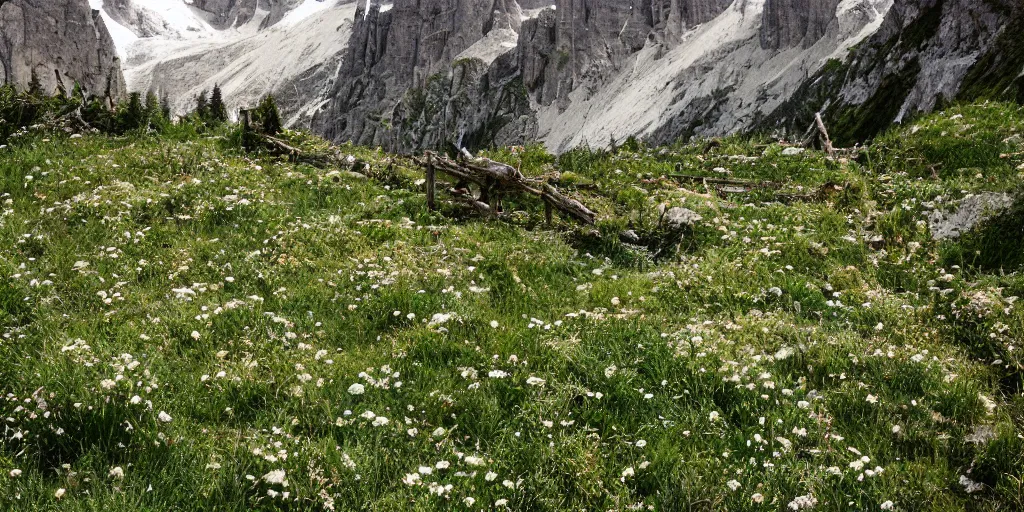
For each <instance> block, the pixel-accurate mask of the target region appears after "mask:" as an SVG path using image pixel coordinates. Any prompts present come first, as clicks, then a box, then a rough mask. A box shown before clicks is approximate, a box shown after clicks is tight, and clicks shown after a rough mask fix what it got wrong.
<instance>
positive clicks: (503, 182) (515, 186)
mask: <svg viewBox="0 0 1024 512" xmlns="http://www.w3.org/2000/svg"><path fill="white" fill-rule="evenodd" d="M413 160H414V161H415V162H416V163H417V164H419V165H421V166H423V167H425V168H426V169H427V176H428V180H427V181H428V183H427V187H428V196H429V197H432V196H433V190H431V188H432V187H433V179H432V178H433V174H432V173H433V171H435V170H436V171H441V172H443V173H445V174H448V175H450V176H452V177H455V178H457V179H458V180H460V181H463V182H469V183H474V184H476V185H477V186H479V187H480V197H479V198H478V199H474V198H472V197H467V196H466V195H461V196H459V200H460V202H465V203H468V204H470V206H472V207H474V208H476V209H477V210H478V211H480V212H481V213H485V214H494V213H495V212H497V211H498V208H496V207H495V206H493V205H489V204H488V202H489V200H491V199H492V195H493V196H494V198H498V197H500V196H501V195H503V194H506V193H520V194H529V195H533V196H536V197H539V198H541V199H542V200H543V201H544V203H545V206H546V207H547V208H548V209H555V210H558V211H560V212H562V213H564V214H565V215H567V216H569V217H572V218H574V219H576V220H578V221H580V222H582V223H584V224H593V223H594V220H595V218H596V217H597V214H595V213H594V212H592V211H591V210H590V209H589V208H587V207H586V206H584V205H583V203H581V202H579V201H577V200H575V199H573V198H571V197H568V196H566V195H564V194H562V193H561V192H559V191H558V190H557V189H556V188H555V187H553V186H551V185H549V184H547V183H544V182H542V181H540V180H533V179H529V178H526V177H525V176H523V174H522V173H521V172H519V170H518V169H516V168H515V167H512V166H511V165H508V164H504V163H501V162H496V161H494V160H491V159H488V158H475V159H472V160H468V159H467V160H465V161H459V162H457V161H455V160H452V159H450V158H447V157H444V156H439V155H437V154H435V153H432V152H428V153H427V154H426V157H425V158H423V159H419V158H414V159H413ZM485 207H486V208H485ZM548 217H549V219H550V214H549V215H548Z"/></svg>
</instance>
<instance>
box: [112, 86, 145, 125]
mask: <svg viewBox="0 0 1024 512" xmlns="http://www.w3.org/2000/svg"><path fill="white" fill-rule="evenodd" d="M119 114H120V115H118V118H119V119H118V121H119V122H118V129H119V131H120V132H121V133H124V132H129V131H131V130H137V129H139V128H142V127H144V126H145V123H146V107H145V106H143V104H142V95H141V94H139V93H137V92H133V93H131V95H130V96H128V104H127V105H122V106H121V109H120V112H119Z"/></svg>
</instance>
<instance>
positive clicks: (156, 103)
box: [145, 91, 166, 129]
mask: <svg viewBox="0 0 1024 512" xmlns="http://www.w3.org/2000/svg"><path fill="white" fill-rule="evenodd" d="M145 111H146V113H145V118H146V120H147V124H148V125H149V126H152V127H153V128H156V129H160V127H161V126H162V125H163V123H164V120H165V119H166V118H165V117H164V115H163V114H164V113H163V110H162V109H161V108H160V98H158V97H157V95H156V93H155V92H153V91H149V92H148V93H146V108H145Z"/></svg>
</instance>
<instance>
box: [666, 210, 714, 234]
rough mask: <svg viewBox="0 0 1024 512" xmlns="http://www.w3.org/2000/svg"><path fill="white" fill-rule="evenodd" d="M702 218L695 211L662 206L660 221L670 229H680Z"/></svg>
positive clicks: (690, 225)
mask: <svg viewBox="0 0 1024 512" xmlns="http://www.w3.org/2000/svg"><path fill="white" fill-rule="evenodd" d="M703 219H704V218H703V217H701V216H700V214H698V213H697V212H695V211H693V210H690V209H687V208H681V207H679V206H676V207H674V208H669V209H668V210H665V209H664V207H662V215H661V221H662V223H663V224H664V225H666V226H668V227H669V228H672V229H682V228H685V227H692V226H693V225H694V224H696V223H697V222H700V221H701V220H703Z"/></svg>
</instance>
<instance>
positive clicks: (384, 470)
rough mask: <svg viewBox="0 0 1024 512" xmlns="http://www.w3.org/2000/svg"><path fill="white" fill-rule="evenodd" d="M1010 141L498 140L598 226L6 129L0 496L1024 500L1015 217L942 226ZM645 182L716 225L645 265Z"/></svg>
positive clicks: (385, 172) (990, 187) (219, 145)
mask: <svg viewBox="0 0 1024 512" xmlns="http://www.w3.org/2000/svg"><path fill="white" fill-rule="evenodd" d="M1022 133H1024V112H1022V111H1021V109H1020V108H1019V107H1015V106H1010V105H1006V104H995V103H993V104H978V105H964V106H961V107H955V108H953V109H951V110H949V111H946V112H943V113H939V114H935V115H933V116H930V117H927V118H924V119H921V120H919V121H917V122H916V123H915V124H914V125H911V126H906V127H902V128H898V129H895V130H893V131H892V132H891V133H889V134H887V135H884V136H882V137H880V138H879V139H878V141H877V143H876V144H875V145H874V146H872V147H871V148H870V149H869V150H867V151H866V153H864V154H863V155H862V156H861V157H860V158H856V159H841V160H832V159H829V158H827V157H826V156H825V155H822V154H820V153H817V152H813V151H809V152H805V153H803V154H801V155H798V156H785V155H784V154H783V149H784V147H783V146H781V145H779V144H778V143H775V142H773V141H769V140H762V139H756V138H755V139H750V138H742V137H733V138H728V139H723V140H720V141H717V142H716V143H715V144H694V145H686V146H678V147H672V148H646V147H643V146H642V145H639V144H628V145H627V146H626V147H623V148H619V149H618V150H616V151H606V152H596V151H589V150H577V151H575V152H572V153H569V154H566V155H562V156H561V157H558V158H555V157H553V156H551V155H548V154H546V153H545V152H544V151H543V149H541V148H538V147H527V148H514V149H502V150H494V151H491V152H490V153H489V154H490V155H491V156H492V157H493V158H496V159H500V160H503V161H508V162H512V163H515V164H516V165H522V168H523V172H524V173H526V174H528V175H535V176H539V175H547V176H549V177H552V179H556V178H554V176H555V173H556V171H557V172H558V173H560V174H559V175H558V177H557V181H558V183H559V186H560V187H561V188H562V189H563V190H565V191H567V192H569V193H571V194H573V195H574V196H576V197H579V198H580V199H581V200H583V201H584V202H585V203H586V204H588V205H589V206H591V207H592V208H593V209H594V210H595V211H597V212H598V213H599V221H598V224H597V226H596V229H595V230H594V231H592V230H591V229H590V228H584V227H578V226H575V225H573V224H571V223H569V222H567V221H561V220H560V221H557V222H556V223H555V225H553V226H550V227H549V226H547V225H545V224H544V222H543V216H544V213H543V208H542V205H541V204H539V203H537V202H534V201H530V200H527V199H510V200H509V202H508V204H506V211H508V212H511V215H510V216H509V218H508V220H506V221H489V220H484V219H479V218H477V217H475V216H473V215H472V214H470V213H469V212H467V211H465V210H462V209H461V208H459V207H457V206H453V205H450V204H447V203H442V205H441V209H440V211H439V212H429V211H428V210H427V208H426V204H425V198H424V195H423V193H422V190H421V186H420V185H419V184H418V181H417V180H419V179H420V178H422V173H421V171H420V170H419V169H417V168H416V167H415V166H414V165H413V164H412V163H411V162H410V161H408V160H405V159H401V158H397V157H391V156H389V155H386V154H384V153H382V152H380V151H378V150H372V149H368V148H360V147H352V146H344V147H341V148H339V150H340V151H341V152H342V153H343V154H351V155H352V156H354V157H356V158H359V159H362V160H363V161H365V162H368V163H369V164H370V166H371V169H370V173H369V174H370V179H357V178H353V177H350V176H347V175H344V174H338V173H336V172H331V171H326V170H320V169H316V168H313V167H309V166H305V165H297V164H292V163H289V162H286V161H282V160H279V159H274V158H271V157H267V156H251V155H244V154H242V153H241V152H240V151H239V150H238V149H237V148H236V146H235V145H234V144H233V143H232V141H233V140H235V139H234V137H233V136H232V134H231V133H229V132H228V131H226V129H225V130H223V131H215V132H213V133H212V134H207V135H201V134H197V133H195V132H193V131H190V130H188V129H187V128H183V129H182V130H179V131H178V132H174V131H173V129H172V132H171V133H169V134H166V135H164V136H160V137H155V136H142V135H134V136H130V137H120V138H114V137H107V136H87V137H85V138H80V139H69V138H67V136H65V135H60V134H47V133H29V134H27V135H24V136H22V137H19V138H18V140H17V141H15V142H14V143H12V146H11V147H8V148H5V149H0V306H2V310H0V328H2V332H0V396H2V397H3V401H2V402H0V418H3V420H2V421H3V423H4V424H3V427H2V428H0V509H3V510H62V511H63V510H125V511H128V510H132V511H134V510H154V511H155V510H239V511H241V510H253V509H256V510H263V509H266V510H270V509H291V510H374V511H385V510H463V509H464V510H505V509H511V510H647V509H650V510H687V509H694V510H726V509H728V510H786V509H788V508H791V507H793V506H797V505H798V504H799V503H808V502H816V509H817V510H879V509H880V507H882V506H883V504H884V505H885V506H887V507H888V506H890V503H889V502H891V506H892V507H893V509H894V510H943V511H945V510H956V509H964V510H967V509H970V510H1017V509H1020V508H1021V507H1024V502H1022V496H1024V493H1022V487H1021V486H1022V484H1021V481H1022V478H1024V455H1022V454H1024V439H1022V437H1021V436H1022V435H1024V430H1022V422H1024V398H1022V395H1021V391H1022V382H1021V379H1020V375H1021V371H1022V361H1021V359H1020V355H1019V354H1020V345H1021V342H1022V340H1024V310H1022V309H1021V306H1020V304H1019V302H1017V301H1016V299H1014V298H1013V297H1017V296H1021V295H1022V294H1024V277H1022V275H1021V273H1020V272H1021V270H1022V268H1021V265H1022V262H1021V261H1020V259H1019V257H1017V258H1016V259H1013V258H1001V259H1000V258H997V260H998V261H999V265H998V266H993V265H991V264H982V263H984V262H987V261H988V260H986V259H985V256H987V255H990V254H996V253H998V254H1018V255H1019V254H1021V252H1020V250H1021V249H1022V244H1021V237H1019V236H1018V237H1007V236H1000V235H1001V233H1004V232H1005V231H1006V228H1005V227H999V226H1002V225H1001V224H999V223H1000V222H1011V223H1012V222H1014V221H1013V220H1012V219H1015V218H1016V219H1018V222H1019V218H1018V217H1019V215H1018V217H1013V216H1008V217H1005V218H1000V219H996V220H994V221H992V223H989V224H986V225H983V226H982V227H981V228H979V229H978V230H977V231H975V232H972V233H971V234H969V235H968V236H967V237H965V239H964V241H962V242H955V241H954V242H942V243H938V242H935V241H933V240H932V239H931V237H930V234H929V232H928V227H927V222H925V219H926V215H927V212H928V211H929V208H945V207H949V205H952V204H955V200H957V199H959V198H961V197H963V196H964V195H966V194H968V193H974V192H982V191H1012V190H1016V189H1017V188H1018V187H1020V185H1021V182H1022V181H1024V177H1022V173H1024V169H1022V168H1021V165H1024V143H1022V142H1021V138H1020V137H1021V134H1022ZM287 136H288V137H289V138H290V139H291V141H292V142H293V143H294V144H297V145H300V146H302V147H305V148H307V149H313V148H315V147H320V148H323V147H324V143H323V142H322V141H319V140H317V139H315V138H312V137H308V136H303V135H301V134H287ZM1014 137H1016V138H1014ZM932 169H934V170H935V171H934V173H933V172H932ZM677 170H678V171H679V172H681V173H684V174H691V175H699V176H708V177H732V178H739V179H750V180H768V181H771V182H773V183H774V186H775V187H777V188H775V189H767V188H765V189H755V190H754V191H752V192H749V193H743V194H732V195H728V196H727V197H724V198H723V197H720V196H719V195H717V194H716V193H715V191H714V190H711V189H709V188H707V187H706V186H704V185H700V184H694V183H680V182H676V181H674V180H673V179H672V178H670V177H669V175H670V174H673V173H676V172H677ZM30 176H31V178H30ZM826 184H838V185H840V186H841V187H842V189H843V190H842V191H841V192H839V193H836V194H834V195H830V196H822V197H818V198H816V199H814V200H809V201H785V202H780V201H777V200H776V198H777V196H776V194H777V193H784V194H804V193H811V192H814V191H817V190H819V189H820V188H821V187H822V186H823V185H826ZM442 197H443V194H442ZM940 198H941V200H940ZM661 205H667V206H684V207H687V208H690V209H693V210H695V211H696V212H698V213H699V214H700V215H701V216H702V217H703V219H704V220H703V221H701V222H700V223H698V225H697V226H696V227H694V229H693V230H692V231H690V232H687V233H686V236H685V238H684V239H683V241H682V242H681V243H680V244H678V248H676V247H674V244H661V245H659V246H658V247H659V248H664V247H668V246H670V245H671V246H672V247H671V248H672V249H673V250H671V251H667V252H662V253H661V255H660V256H659V257H657V258H656V257H655V256H654V254H653V249H652V247H638V246H631V245H625V244H623V243H621V242H620V241H619V239H618V234H619V232H620V231H622V230H623V229H627V228H633V229H635V230H636V231H637V232H639V233H641V234H644V235H645V236H648V237H651V238H656V237H658V236H663V235H664V232H663V231H660V230H659V229H660V228H659V225H658V217H659V213H658V207H659V206H661ZM1018 211H1019V209H1018ZM1015 215H1016V214H1015ZM1007 219H1010V220H1007ZM873 233H877V234H880V235H882V236H883V237H884V243H883V244H881V245H880V246H879V245H875V244H870V243H868V242H867V241H866V238H867V237H868V235H870V234H873ZM662 242H663V241H662ZM994 242H998V244H996V245H993V243H994ZM993 247H995V249H993ZM1015 249H1016V250H1018V252H1016V253H1013V251H1014V250H1015ZM993 251H994V252H993ZM968 253H972V254H973V253H981V256H982V257H981V258H978V259H972V258H963V257H961V258H960V259H957V260H956V261H952V260H951V259H950V258H953V257H954V256H955V255H957V254H959V255H961V256H962V255H963V254H968ZM954 264H955V265H958V267H954V266H953V265H954ZM354 384H360V385H361V386H362V387H363V391H364V392H363V393H362V394H353V393H351V392H350V389H352V388H356V387H358V386H353V385H354ZM162 413H163V414H162ZM379 418H386V421H385V420H381V419H379ZM167 420H169V421H167ZM115 468H119V469H115ZM12 471H13V473H12ZM279 471H283V473H281V472H279ZM13 475H17V476H13ZM282 478H283V479H284V480H286V482H287V485H285V482H284V481H282ZM963 479H968V480H963ZM962 482H968V483H970V482H974V483H976V484H977V485H978V490H977V491H976V492H972V493H968V492H967V489H966V487H965V485H964V484H963V483H962ZM285 493H287V495H286V494H285ZM800 497H804V498H800ZM791 504H792V505H791Z"/></svg>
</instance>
